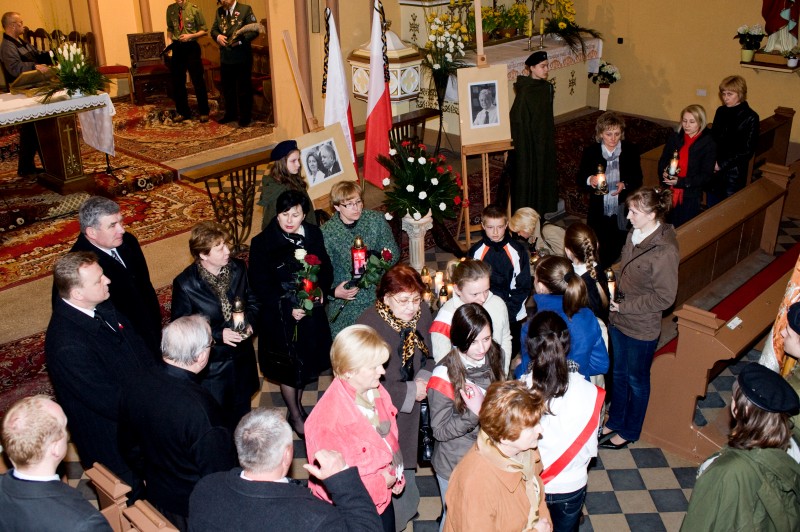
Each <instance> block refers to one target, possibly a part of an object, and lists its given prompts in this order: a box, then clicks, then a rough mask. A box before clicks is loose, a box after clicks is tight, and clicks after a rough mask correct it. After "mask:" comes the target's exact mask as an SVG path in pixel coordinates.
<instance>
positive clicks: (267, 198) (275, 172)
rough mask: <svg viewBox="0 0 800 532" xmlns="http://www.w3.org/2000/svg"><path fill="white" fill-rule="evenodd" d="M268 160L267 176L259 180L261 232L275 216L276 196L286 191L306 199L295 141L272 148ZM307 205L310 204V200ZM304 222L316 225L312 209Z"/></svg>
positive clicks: (305, 185)
mask: <svg viewBox="0 0 800 532" xmlns="http://www.w3.org/2000/svg"><path fill="white" fill-rule="evenodd" d="M269 158H270V160H271V161H272V169H271V170H270V172H269V174H266V173H265V174H264V177H262V178H261V197H260V198H259V199H258V204H259V205H261V206H262V207H264V217H263V218H262V219H261V229H262V230H263V229H265V228H266V227H267V224H269V223H270V222H271V221H272V219H273V218H274V217H275V215H276V214H277V213H276V212H275V201H276V200H277V199H278V196H280V195H281V194H283V193H284V192H286V191H287V190H297V191H298V192H302V193H303V194H305V195H306V198H308V192H307V190H308V183H306V180H305V179H304V178H303V176H302V175H301V174H300V150H299V149H298V148H297V141H294V140H284V141H282V142H279V143H278V144H277V145H276V146H275V147H274V148H272V153H270V156H269ZM312 177H313V176H312ZM308 203H309V204H311V199H310V198H309V199H308ZM306 222H308V223H310V224H314V225H317V216H316V214H315V213H314V209H309V210H308V212H307V213H306Z"/></svg>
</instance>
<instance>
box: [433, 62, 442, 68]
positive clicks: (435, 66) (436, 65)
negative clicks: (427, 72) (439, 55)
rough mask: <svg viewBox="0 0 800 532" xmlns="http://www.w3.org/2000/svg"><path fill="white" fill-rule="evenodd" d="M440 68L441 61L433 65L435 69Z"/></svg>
mask: <svg viewBox="0 0 800 532" xmlns="http://www.w3.org/2000/svg"><path fill="white" fill-rule="evenodd" d="M440 68H441V67H440V66H439V63H436V64H435V65H433V69H434V70H439V69H440Z"/></svg>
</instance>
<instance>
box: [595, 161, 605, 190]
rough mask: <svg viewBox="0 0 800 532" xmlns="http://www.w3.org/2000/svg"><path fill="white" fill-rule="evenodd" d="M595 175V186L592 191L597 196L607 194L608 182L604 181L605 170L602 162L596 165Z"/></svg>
mask: <svg viewBox="0 0 800 532" xmlns="http://www.w3.org/2000/svg"><path fill="white" fill-rule="evenodd" d="M595 177H597V187H596V188H595V189H594V193H595V194H597V195H598V196H605V195H606V194H608V182H607V181H606V172H605V170H604V169H603V165H602V164H598V165H597V173H596V174H595Z"/></svg>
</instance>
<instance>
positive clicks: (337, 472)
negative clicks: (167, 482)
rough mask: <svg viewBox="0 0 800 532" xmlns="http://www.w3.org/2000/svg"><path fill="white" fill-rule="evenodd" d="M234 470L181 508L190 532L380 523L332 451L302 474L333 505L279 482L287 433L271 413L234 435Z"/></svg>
mask: <svg viewBox="0 0 800 532" xmlns="http://www.w3.org/2000/svg"><path fill="white" fill-rule="evenodd" d="M234 439H235V441H236V450H237V452H238V453H239V463H240V464H241V466H242V467H237V468H235V469H232V470H231V471H226V472H223V473H214V474H213V475H209V476H207V477H205V478H203V479H202V480H201V481H200V482H198V483H197V487H196V488H195V490H194V492H193V493H192V497H191V499H190V500H189V527H190V529H191V530H192V532H205V531H208V532H211V531H217V530H237V531H238V532H250V531H252V532H256V531H259V532H260V531H261V530H265V529H269V530H271V531H273V532H281V531H287V532H289V531H295V530H302V531H303V532H312V531H320V532H322V531H324V532H340V531H341V532H344V531H348V532H355V531H363V532H375V531H376V530H382V529H383V527H382V525H381V519H380V517H379V516H378V512H377V511H376V510H375V505H374V504H373V503H372V499H371V498H370V496H369V494H368V493H367V489H366V488H365V487H364V484H363V483H362V482H361V477H359V476H358V468H355V467H350V468H348V467H347V464H345V462H344V458H342V455H341V454H339V453H338V452H336V451H326V450H322V451H319V452H317V454H316V455H315V456H314V457H313V459H312V462H314V463H316V464H318V465H312V464H307V465H304V466H303V467H304V468H305V469H306V470H307V471H308V472H309V473H311V474H312V475H314V476H315V477H317V478H318V479H320V480H322V481H323V482H324V483H325V487H326V488H327V490H328V493H329V494H330V496H331V499H332V500H333V504H330V503H328V502H325V501H323V500H321V499H318V498H316V497H314V496H313V495H312V494H311V492H310V491H309V489H308V488H307V487H305V486H303V485H302V484H300V483H299V482H297V481H296V480H291V479H288V478H287V477H286V475H287V473H288V472H289V468H290V467H291V465H292V459H293V454H294V453H293V449H294V447H293V445H292V430H291V429H290V428H289V424H288V423H287V422H286V420H285V419H284V417H283V415H282V414H281V413H279V412H278V411H277V410H268V409H266V408H258V409H256V410H253V411H252V412H250V413H249V414H247V415H246V416H245V417H243V418H242V421H241V422H240V423H239V426H238V427H236V433H235V435H234Z"/></svg>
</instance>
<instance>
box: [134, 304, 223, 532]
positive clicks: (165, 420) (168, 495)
mask: <svg viewBox="0 0 800 532" xmlns="http://www.w3.org/2000/svg"><path fill="white" fill-rule="evenodd" d="M213 343H214V340H213V339H212V337H211V327H210V326H209V324H208V320H206V318H204V317H203V316H199V315H192V316H184V317H182V318H178V319H176V320H175V321H173V322H172V323H170V324H169V325H167V326H166V327H164V331H163V334H162V337H161V352H162V357H163V362H164V363H163V364H161V365H160V366H158V367H155V368H152V369H151V370H150V371H149V372H147V373H145V374H144V375H143V376H142V378H141V380H140V381H139V382H131V383H130V384H129V385H128V386H126V388H125V389H124V390H123V394H122V406H121V413H120V446H121V447H122V452H123V455H124V456H125V457H126V458H127V459H128V460H129V463H130V464H131V467H133V468H134V470H135V471H136V472H137V473H139V474H141V476H142V478H143V479H144V481H145V483H146V484H147V500H148V501H150V502H151V503H152V504H153V505H155V507H156V508H158V510H159V511H161V513H163V514H164V517H166V518H167V519H168V520H170V521H171V522H172V524H174V525H175V526H176V527H178V528H179V529H180V530H187V524H186V517H187V515H188V509H189V495H191V493H192V489H194V486H195V484H196V483H197V481H198V480H200V479H201V478H202V477H204V476H206V475H208V474H210V473H215V472H217V471H225V470H227V469H230V468H231V467H233V465H235V464H236V458H235V455H234V452H233V442H232V440H231V434H230V432H229V431H228V429H227V428H226V426H225V416H224V415H223V413H222V409H221V407H220V406H219V404H217V402H216V400H215V399H214V397H213V396H212V395H211V393H210V392H208V390H206V389H205V388H203V387H202V386H200V383H199V380H198V377H197V374H198V373H200V372H201V371H203V369H204V368H205V367H206V364H207V363H208V357H209V354H210V352H211V346H212V345H213Z"/></svg>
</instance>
